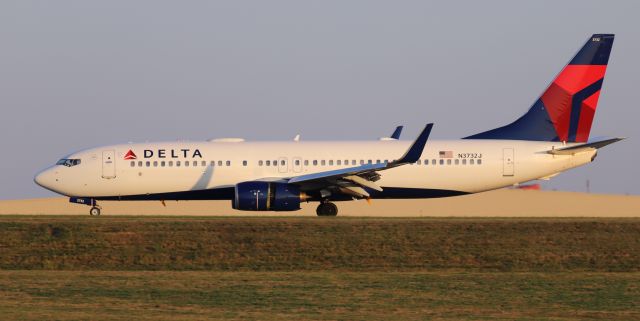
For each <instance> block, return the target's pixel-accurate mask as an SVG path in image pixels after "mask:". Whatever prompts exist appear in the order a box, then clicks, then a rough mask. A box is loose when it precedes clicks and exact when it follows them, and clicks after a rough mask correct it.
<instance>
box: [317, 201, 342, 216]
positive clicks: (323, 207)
mask: <svg viewBox="0 0 640 321" xmlns="http://www.w3.org/2000/svg"><path fill="white" fill-rule="evenodd" d="M316 214H317V215H318V216H336V215H338V206H336V204H333V203H331V202H327V203H320V205H318V208H316Z"/></svg>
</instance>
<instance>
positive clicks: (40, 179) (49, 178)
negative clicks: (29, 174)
mask: <svg viewBox="0 0 640 321" xmlns="http://www.w3.org/2000/svg"><path fill="white" fill-rule="evenodd" d="M33 181H34V182H35V183H36V184H38V185H40V186H42V187H44V188H46V189H48V190H52V187H53V184H54V182H55V177H54V173H53V172H52V171H51V170H48V169H46V170H43V171H42V172H40V173H38V174H36V176H35V177H34V178H33Z"/></svg>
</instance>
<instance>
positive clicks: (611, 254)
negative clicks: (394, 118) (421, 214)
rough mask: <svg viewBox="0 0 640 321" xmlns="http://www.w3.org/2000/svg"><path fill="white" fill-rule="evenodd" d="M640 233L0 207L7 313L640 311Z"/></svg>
mask: <svg viewBox="0 0 640 321" xmlns="http://www.w3.org/2000/svg"><path fill="white" fill-rule="evenodd" d="M638 235H640V219H541V218H538V219H495V218H494V219H469V218H467V219H371V218H367V219H348V218H346V219H345V218H295V219H294V218H242V219H238V218H182V217H170V218H160V217H151V218H149V217H101V218H90V217H35V216H34V217H25V216H20V217H0V319H2V320H12V319H17V320H49V319H92V320H95V319H104V320H131V319H142V320H144V319H155V320H182V319H184V320H202V319H225V320H424V319H435V320H486V319H491V320H493V319H502V320H540V319H548V320H584V319H601V320H612V319H615V320H637V319H640V286H639V284H640V254H639V253H640V238H638ZM611 271H616V272H611Z"/></svg>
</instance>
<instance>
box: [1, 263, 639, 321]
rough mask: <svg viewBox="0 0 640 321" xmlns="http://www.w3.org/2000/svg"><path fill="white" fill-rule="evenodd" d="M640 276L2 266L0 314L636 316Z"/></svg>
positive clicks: (399, 317) (243, 317) (24, 316)
mask: <svg viewBox="0 0 640 321" xmlns="http://www.w3.org/2000/svg"><path fill="white" fill-rule="evenodd" d="M639 283H640V274H639V273H500V272H495V273H459V272H458V273H456V272H434V273H425V272H393V273H381V272H365V273H355V272H345V273H332V272H167V271H165V272H115V271H103V272H75V271H1V272H0V315H2V316H3V319H22V320H43V319H111V320H131V319H155V320H176V319H230V320H251V319H256V320H257V319H260V320H291V319H294V320H320V319H324V320H326V319H332V320H337V319H349V320H423V319H454V320H461V319H465V320H477V319H502V320H540V319H551V320H584V319H602V320H612V319H616V320H637V319H638V318H640V311H639V310H638V307H639V306H640V287H639V286H638V284H639Z"/></svg>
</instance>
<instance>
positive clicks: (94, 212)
mask: <svg viewBox="0 0 640 321" xmlns="http://www.w3.org/2000/svg"><path fill="white" fill-rule="evenodd" d="M89 215H91V216H100V209H99V208H97V207H92V208H91V209H90V210H89Z"/></svg>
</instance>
